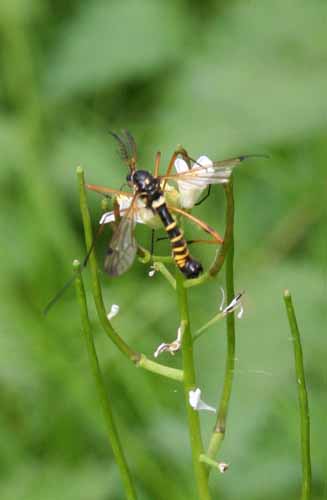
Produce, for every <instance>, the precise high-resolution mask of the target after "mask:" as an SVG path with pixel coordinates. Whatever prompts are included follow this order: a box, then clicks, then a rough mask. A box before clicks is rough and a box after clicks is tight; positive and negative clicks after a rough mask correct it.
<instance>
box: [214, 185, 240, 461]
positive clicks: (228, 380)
mask: <svg viewBox="0 0 327 500" xmlns="http://www.w3.org/2000/svg"><path fill="white" fill-rule="evenodd" d="M231 189H232V187H231ZM229 197H230V199H232V198H233V195H232V191H229ZM232 214H233V216H232V217H230V219H229V229H228V232H229V236H228V238H229V243H228V247H229V249H228V253H227V257H226V291H227V303H228V304H229V303H230V302H231V301H232V300H233V298H234V297H235V291H234V237H233V232H234V203H233V210H232ZM226 327H227V357H226V366H225V377H224V385H223V390H222V395H221V399H220V404H219V408H218V412H217V421H216V425H215V427H214V431H213V433H212V436H211V439H210V443H209V448H208V452H207V455H208V456H209V457H210V458H215V457H216V456H217V453H218V451H219V448H220V446H221V443H222V441H223V439H224V437H225V430H226V420H227V413H228V407H229V402H230V398H231V392H232V385H233V378H234V365H235V317H234V313H230V314H227V316H226Z"/></svg>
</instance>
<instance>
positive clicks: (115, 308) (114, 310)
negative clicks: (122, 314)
mask: <svg viewBox="0 0 327 500" xmlns="http://www.w3.org/2000/svg"><path fill="white" fill-rule="evenodd" d="M119 309H120V307H119V306H118V305H117V304H112V306H111V309H110V311H109V313H108V314H107V318H108V319H109V321H110V320H111V319H112V318H114V317H115V316H117V314H118V313H119Z"/></svg>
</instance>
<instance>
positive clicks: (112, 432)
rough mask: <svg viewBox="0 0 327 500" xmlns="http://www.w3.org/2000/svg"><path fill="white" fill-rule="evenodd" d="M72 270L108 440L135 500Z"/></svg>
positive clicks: (79, 285)
mask: <svg viewBox="0 0 327 500" xmlns="http://www.w3.org/2000/svg"><path fill="white" fill-rule="evenodd" d="M73 265H74V270H75V273H76V277H75V285H76V294H77V299H78V302H79V306H80V313H81V318H82V330H83V334H84V339H85V343H86V348H87V352H88V356H89V361H90V365H91V370H92V375H93V378H94V381H95V384H96V388H97V391H98V395H99V399H100V403H101V407H102V412H103V416H104V419H105V423H106V428H107V435H108V440H109V443H110V445H111V448H112V451H113V454H114V457H115V461H116V463H117V465H118V468H119V471H120V475H121V479H122V482H123V485H124V488H125V494H126V498H127V499H128V500H136V498H137V497H136V492H135V488H134V485H133V481H132V477H131V474H130V471H129V469H128V465H127V462H126V459H125V456H124V452H123V449H122V445H121V442H120V439H119V435H118V432H117V429H116V425H115V422H114V418H113V414H112V410H111V404H110V401H109V399H108V394H107V389H106V387H105V385H104V381H103V377H102V373H101V370H100V365H99V360H98V357H97V353H96V350H95V345H94V341H93V337H92V333H91V325H90V320H89V316H88V310H87V302H86V297H85V289H84V284H83V280H82V275H81V272H80V270H81V267H80V263H79V262H78V261H74V264H73Z"/></svg>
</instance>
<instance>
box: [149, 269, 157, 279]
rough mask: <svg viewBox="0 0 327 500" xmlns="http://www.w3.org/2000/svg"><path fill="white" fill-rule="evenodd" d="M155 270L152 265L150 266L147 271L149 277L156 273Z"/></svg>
mask: <svg viewBox="0 0 327 500" xmlns="http://www.w3.org/2000/svg"><path fill="white" fill-rule="evenodd" d="M156 272H157V270H156V268H155V267H154V266H150V271H149V272H148V276H149V278H152V277H153V276H154V275H155V274H156Z"/></svg>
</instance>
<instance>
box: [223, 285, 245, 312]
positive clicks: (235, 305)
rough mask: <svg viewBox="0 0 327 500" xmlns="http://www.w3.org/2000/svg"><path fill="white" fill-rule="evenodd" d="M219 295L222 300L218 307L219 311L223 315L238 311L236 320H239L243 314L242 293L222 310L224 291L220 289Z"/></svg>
mask: <svg viewBox="0 0 327 500" xmlns="http://www.w3.org/2000/svg"><path fill="white" fill-rule="evenodd" d="M220 290H221V293H222V300H221V304H220V307H219V311H222V312H223V314H224V315H226V314H229V313H232V312H234V311H236V309H239V312H238V313H237V318H238V319H241V318H242V316H243V313H244V309H243V305H242V301H241V299H242V297H243V295H244V292H241V293H238V294H237V295H236V296H235V297H234V298H233V300H232V301H231V302H230V303H229V304H228V305H227V306H226V307H225V308H224V303H225V291H224V289H223V288H222V287H220Z"/></svg>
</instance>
